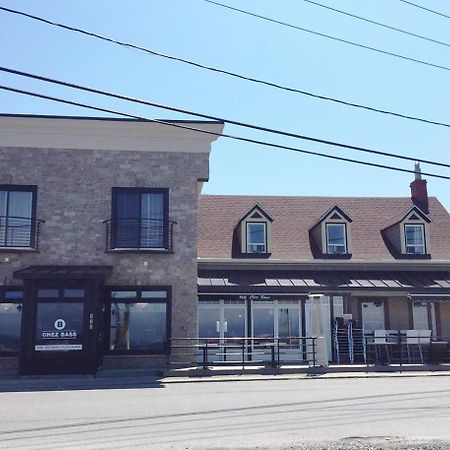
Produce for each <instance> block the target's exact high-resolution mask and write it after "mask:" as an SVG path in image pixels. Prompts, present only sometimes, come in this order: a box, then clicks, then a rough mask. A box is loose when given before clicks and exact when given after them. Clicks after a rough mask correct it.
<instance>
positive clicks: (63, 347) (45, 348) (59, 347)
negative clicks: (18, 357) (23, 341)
mask: <svg viewBox="0 0 450 450" xmlns="http://www.w3.org/2000/svg"><path fill="white" fill-rule="evenodd" d="M34 350H35V351H36V352H55V351H67V350H83V346H82V345H81V344H56V345H35V346H34Z"/></svg>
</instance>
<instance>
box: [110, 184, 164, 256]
mask: <svg viewBox="0 0 450 450" xmlns="http://www.w3.org/2000/svg"><path fill="white" fill-rule="evenodd" d="M112 197H113V198H112V203H113V210H112V217H111V230H112V241H111V247H112V248H115V249H153V250H165V249H167V248H168V190H167V189H154V188H113V190H112Z"/></svg>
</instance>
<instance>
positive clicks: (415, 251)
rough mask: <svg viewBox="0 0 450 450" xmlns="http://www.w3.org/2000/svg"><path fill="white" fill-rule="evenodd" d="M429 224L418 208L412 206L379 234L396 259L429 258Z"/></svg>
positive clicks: (428, 220)
mask: <svg viewBox="0 0 450 450" xmlns="http://www.w3.org/2000/svg"><path fill="white" fill-rule="evenodd" d="M430 222H431V219H430V218H429V217H428V216H427V215H426V214H425V213H424V212H423V211H422V210H421V209H420V208H418V207H417V206H413V207H411V208H410V209H409V210H408V211H407V212H406V213H405V214H403V216H402V217H401V218H400V219H399V220H397V221H396V222H395V223H394V224H392V225H389V226H388V227H386V228H384V229H383V230H382V231H381V233H382V235H383V238H384V239H385V241H386V244H387V246H388V248H389V250H390V251H391V253H393V255H394V256H396V257H397V258H429V257H430V254H429V251H428V241H429V236H428V234H429V233H428V224H429V223H430Z"/></svg>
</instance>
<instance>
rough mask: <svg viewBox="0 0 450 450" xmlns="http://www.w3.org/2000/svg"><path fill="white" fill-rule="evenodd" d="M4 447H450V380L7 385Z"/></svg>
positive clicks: (1, 414) (0, 433)
mask: <svg viewBox="0 0 450 450" xmlns="http://www.w3.org/2000/svg"><path fill="white" fill-rule="evenodd" d="M35 382H36V383H37V384H39V380H36V381H35ZM0 448H8V449H11V448H33V449H50V448H70V449H77V448H82V449H90V448H151V449H168V448H171V449H224V448H246V449H254V448H259V449H289V448H292V449H293V448H298V449H336V450H337V449H339V450H344V449H345V450H346V449H351V450H360V449H361V450H362V449H364V450H365V449H392V450H394V449H395V450H400V449H402V450H403V449H412V448H416V449H423V450H425V449H426V450H437V449H450V377H420V378H378V379H328V380H320V379H314V380H286V381H282V380H276V381H252V382H250V381H249V382H225V383H189V384H166V385H161V384H154V385H150V386H149V387H146V388H131V389H100V390H68V391H42V392H5V393H1V394H0Z"/></svg>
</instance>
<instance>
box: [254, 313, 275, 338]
mask: <svg viewBox="0 0 450 450" xmlns="http://www.w3.org/2000/svg"><path fill="white" fill-rule="evenodd" d="M253 336H254V337H259V338H272V337H274V309H273V308H254V309H253Z"/></svg>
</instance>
